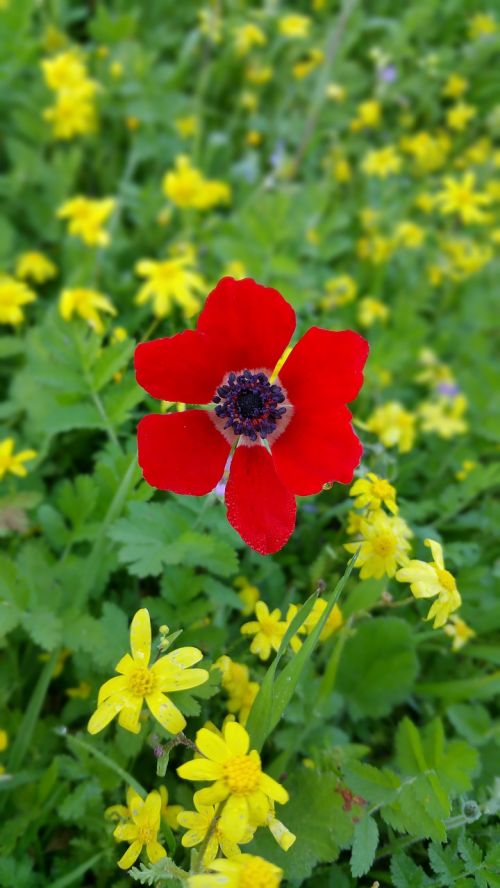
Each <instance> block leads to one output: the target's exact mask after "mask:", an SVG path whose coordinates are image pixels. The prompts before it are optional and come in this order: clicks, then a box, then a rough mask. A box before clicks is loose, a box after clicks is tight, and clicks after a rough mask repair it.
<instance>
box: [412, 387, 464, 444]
mask: <svg viewBox="0 0 500 888" xmlns="http://www.w3.org/2000/svg"><path fill="white" fill-rule="evenodd" d="M466 410H467V398H466V397H465V395H456V396H455V397H451V398H449V397H446V396H443V397H440V398H437V399H436V400H435V401H424V402H423V403H422V404H420V407H419V408H418V416H419V419H420V427H421V429H422V431H423V432H435V433H436V434H437V435H439V437H440V438H444V439H445V441H448V440H449V439H450V438H454V437H455V435H463V434H465V432H466V431H467V430H468V428H469V426H468V424H467V422H466V420H465V419H463V415H464V413H465V412H466Z"/></svg>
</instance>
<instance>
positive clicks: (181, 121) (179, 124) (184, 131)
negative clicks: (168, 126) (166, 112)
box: [174, 114, 199, 139]
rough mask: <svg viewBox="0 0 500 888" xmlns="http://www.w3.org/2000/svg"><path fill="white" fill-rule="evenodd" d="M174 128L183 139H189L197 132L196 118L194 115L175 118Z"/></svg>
mask: <svg viewBox="0 0 500 888" xmlns="http://www.w3.org/2000/svg"><path fill="white" fill-rule="evenodd" d="M174 126H175V128H176V130H177V132H178V133H179V135H180V136H181V137H182V138H183V139H189V138H190V137H191V136H195V135H196V133H197V132H198V126H199V124H198V118H197V116H196V114H188V115H186V116H185V117H176V119H175V120H174Z"/></svg>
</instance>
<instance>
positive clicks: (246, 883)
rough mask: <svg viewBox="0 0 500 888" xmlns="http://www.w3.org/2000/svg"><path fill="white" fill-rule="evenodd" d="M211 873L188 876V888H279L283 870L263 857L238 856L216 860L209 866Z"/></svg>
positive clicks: (251, 855)
mask: <svg viewBox="0 0 500 888" xmlns="http://www.w3.org/2000/svg"><path fill="white" fill-rule="evenodd" d="M210 870H213V872H212V873H204V874H203V875H199V876H188V880H187V886H188V888H220V886H221V885H223V886H224V888H257V886H259V888H279V885H280V884H281V878H282V876H283V870H282V869H280V868H279V866H276V865H275V864H274V863H269V862H268V861H267V860H264V858H263V857H257V856H255V855H253V854H238V855H236V857H231V858H229V860H224V859H221V858H217V860H213V861H212V863H211V864H210Z"/></svg>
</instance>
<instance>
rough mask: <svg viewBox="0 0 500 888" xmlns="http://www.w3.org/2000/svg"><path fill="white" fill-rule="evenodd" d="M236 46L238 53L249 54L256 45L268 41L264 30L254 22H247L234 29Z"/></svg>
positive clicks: (263, 44)
mask: <svg viewBox="0 0 500 888" xmlns="http://www.w3.org/2000/svg"><path fill="white" fill-rule="evenodd" d="M233 37H234V46H235V49H236V52H237V53H238V55H241V56H243V55H247V53H249V52H250V50H251V49H253V47H254V46H265V45H266V43H267V38H266V35H265V34H264V31H263V30H262V29H261V28H259V27H258V25H254V24H253V22H246V23H245V24H244V25H240V26H239V27H237V28H235V29H234V31H233Z"/></svg>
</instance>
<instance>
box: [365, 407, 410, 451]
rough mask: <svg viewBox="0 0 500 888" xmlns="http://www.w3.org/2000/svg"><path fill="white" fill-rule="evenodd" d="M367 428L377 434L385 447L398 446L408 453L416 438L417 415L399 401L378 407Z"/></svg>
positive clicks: (367, 422)
mask: <svg viewBox="0 0 500 888" xmlns="http://www.w3.org/2000/svg"><path fill="white" fill-rule="evenodd" d="M366 428H367V429H368V430H369V431H370V432H373V433H374V434H375V435H377V436H378V437H379V439H380V441H381V442H382V444H383V445H384V447H397V448H398V450H399V452H400V453H408V451H410V450H411V449H412V447H413V442H414V440H415V416H414V414H413V413H410V412H409V411H408V410H405V409H404V407H403V405H402V404H400V403H399V402H398V401H389V402H388V403H387V404H381V405H380V407H377V408H376V409H375V410H374V412H373V413H372V415H371V416H370V417H369V419H368V420H367V421H366Z"/></svg>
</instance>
